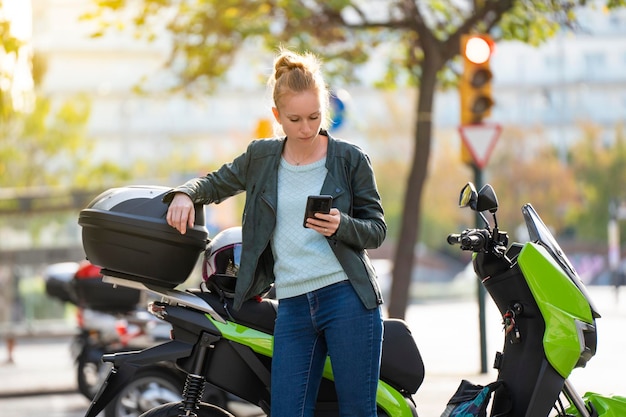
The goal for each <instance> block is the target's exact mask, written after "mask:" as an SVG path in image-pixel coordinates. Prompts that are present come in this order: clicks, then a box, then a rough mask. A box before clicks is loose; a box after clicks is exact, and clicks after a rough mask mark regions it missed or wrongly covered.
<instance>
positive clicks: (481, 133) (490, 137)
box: [459, 123, 502, 374]
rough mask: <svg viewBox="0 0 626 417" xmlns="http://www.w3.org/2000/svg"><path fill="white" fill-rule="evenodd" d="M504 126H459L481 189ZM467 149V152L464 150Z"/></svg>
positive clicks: (481, 315) (483, 365)
mask: <svg viewBox="0 0 626 417" xmlns="http://www.w3.org/2000/svg"><path fill="white" fill-rule="evenodd" d="M501 132H502V127H501V126H500V125H499V124H486V123H477V124H469V125H462V126H460V127H459V133H460V134H461V141H462V148H461V149H462V153H465V154H464V155H462V157H463V161H464V162H467V163H469V164H470V166H471V167H472V170H473V171H474V183H475V185H476V188H477V189H478V190H480V189H481V188H482V186H483V169H484V168H485V166H486V165H487V162H488V161H489V157H490V156H491V153H492V151H493V148H494V147H495V145H496V142H497V141H498V138H499V137H500V133H501ZM463 151H465V152H463ZM480 225H481V217H480V214H479V213H476V227H481V226H480ZM476 282H477V285H478V291H477V293H478V321H479V323H478V324H479V327H480V370H481V372H482V373H483V374H484V373H487V335H486V327H487V326H486V320H485V299H486V296H487V294H486V290H485V287H484V286H483V285H482V283H481V282H480V281H479V280H477V281H476Z"/></svg>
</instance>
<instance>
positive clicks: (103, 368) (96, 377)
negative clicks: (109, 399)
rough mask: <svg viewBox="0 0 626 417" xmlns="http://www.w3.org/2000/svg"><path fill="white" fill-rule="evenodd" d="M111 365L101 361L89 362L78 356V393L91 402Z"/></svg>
mask: <svg viewBox="0 0 626 417" xmlns="http://www.w3.org/2000/svg"><path fill="white" fill-rule="evenodd" d="M110 369H111V365H110V364H107V363H104V362H102V361H97V362H94V361H90V360H88V359H86V358H84V357H83V356H80V357H79V358H78V360H77V363H76V383H77V385H78V391H79V392H80V393H81V394H83V395H84V396H85V397H87V399H89V400H92V399H93V397H94V396H95V395H96V393H97V392H98V390H99V389H100V385H101V384H102V382H103V381H104V379H105V378H106V376H107V374H108V373H109V370H110Z"/></svg>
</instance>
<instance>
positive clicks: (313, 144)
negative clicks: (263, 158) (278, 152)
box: [285, 135, 320, 166]
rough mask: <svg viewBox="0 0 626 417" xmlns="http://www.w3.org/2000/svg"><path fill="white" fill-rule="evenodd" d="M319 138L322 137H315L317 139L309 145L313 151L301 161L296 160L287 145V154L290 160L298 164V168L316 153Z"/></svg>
mask: <svg viewBox="0 0 626 417" xmlns="http://www.w3.org/2000/svg"><path fill="white" fill-rule="evenodd" d="M319 137H320V135H317V136H315V139H313V141H311V144H310V145H309V148H311V150H310V151H309V153H308V154H307V155H305V156H304V157H302V158H300V159H296V158H295V157H294V156H293V153H291V152H290V150H289V149H288V148H287V145H286V144H285V153H286V154H287V156H288V157H289V159H291V160H292V161H293V162H294V163H295V164H296V166H300V164H301V163H303V162H304V161H307V160H308V159H309V158H310V157H311V156H313V153H315V151H316V150H317V146H316V141H317V139H318V138H319Z"/></svg>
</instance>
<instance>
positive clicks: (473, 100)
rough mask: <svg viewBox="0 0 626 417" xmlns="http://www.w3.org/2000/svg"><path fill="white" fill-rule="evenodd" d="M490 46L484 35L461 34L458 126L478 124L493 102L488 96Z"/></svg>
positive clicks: (491, 75)
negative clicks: (459, 115) (461, 67)
mask: <svg viewBox="0 0 626 417" xmlns="http://www.w3.org/2000/svg"><path fill="white" fill-rule="evenodd" d="M493 49H494V43H493V40H492V39H491V37H489V36H487V35H463V36H462V37H461V56H462V59H463V74H462V76H461V79H460V82H459V96H460V99H461V125H468V124H476V123H481V122H482V121H483V119H484V118H485V117H487V116H489V115H490V114H491V108H492V107H493V104H494V101H493V97H492V95H491V79H492V78H493V74H492V72H491V68H490V59H491V55H492V54H493Z"/></svg>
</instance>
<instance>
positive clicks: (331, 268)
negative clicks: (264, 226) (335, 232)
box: [271, 159, 348, 299]
mask: <svg viewBox="0 0 626 417" xmlns="http://www.w3.org/2000/svg"><path fill="white" fill-rule="evenodd" d="M325 162H326V159H322V160H320V161H317V162H314V163H312V164H308V165H298V166H296V165H290V164H289V163H287V162H286V161H285V160H284V159H281V162H280V166H279V169H278V205H277V214H276V219H277V220H276V229H275V230H274V234H273V236H272V242H271V244H272V252H273V254H274V275H275V276H276V281H275V286H276V297H277V298H278V299H281V298H289V297H294V296H297V295H302V294H305V293H307V292H310V291H314V290H317V289H319V288H322V287H325V286H328V285H331V284H334V283H337V282H340V281H343V280H346V279H348V277H347V276H346V274H345V273H344V271H343V269H342V268H341V265H340V264H339V261H337V258H336V256H335V254H334V253H333V251H332V249H331V248H330V246H329V245H328V242H327V241H326V238H325V237H324V236H322V235H321V234H319V233H317V232H316V231H314V230H312V229H309V228H305V227H303V226H302V222H303V220H304V210H305V208H306V200H307V197H308V196H309V195H317V194H319V193H320V190H321V188H322V184H323V183H324V179H325V178H326V173H327V169H326V167H325Z"/></svg>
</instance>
